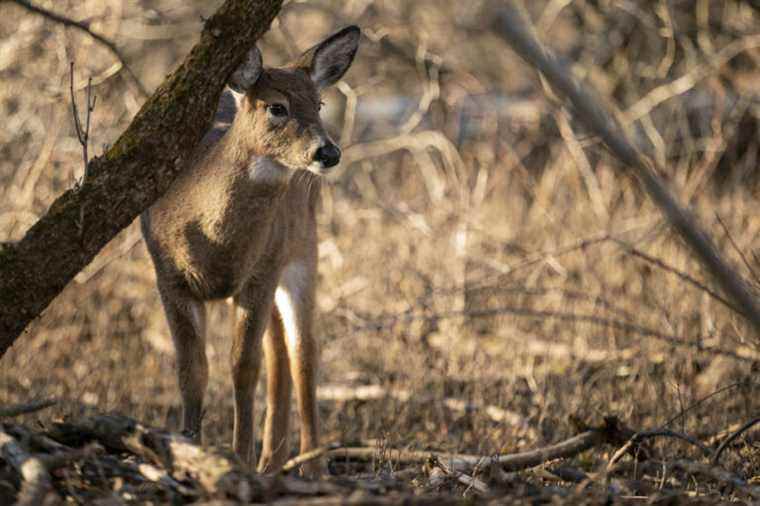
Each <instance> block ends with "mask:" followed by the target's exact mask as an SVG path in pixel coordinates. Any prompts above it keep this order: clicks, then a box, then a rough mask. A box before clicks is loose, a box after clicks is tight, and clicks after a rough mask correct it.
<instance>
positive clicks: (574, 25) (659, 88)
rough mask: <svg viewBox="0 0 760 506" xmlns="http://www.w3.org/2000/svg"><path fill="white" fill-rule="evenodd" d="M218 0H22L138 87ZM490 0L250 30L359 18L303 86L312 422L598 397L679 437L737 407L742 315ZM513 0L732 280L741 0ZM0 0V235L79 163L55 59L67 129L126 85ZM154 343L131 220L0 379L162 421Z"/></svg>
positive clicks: (529, 426) (134, 93)
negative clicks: (308, 132)
mask: <svg viewBox="0 0 760 506" xmlns="http://www.w3.org/2000/svg"><path fill="white" fill-rule="evenodd" d="M220 3H221V2H219V1H211V2H209V1H181V2H180V1H177V0H130V1H120V0H100V1H91V0H82V1H69V0H56V1H41V0H38V4H39V5H41V6H43V7H46V8H48V9H51V10H53V11H55V12H58V13H61V14H65V15H66V16H68V17H70V18H72V19H75V20H78V21H84V22H86V23H88V24H89V27H90V28H91V29H92V30H93V31H95V32H97V33H99V34H102V35H103V36H105V37H107V38H109V39H110V40H112V41H113V42H114V43H115V44H116V45H117V46H118V47H119V49H120V50H121V51H122V52H123V54H124V55H125V58H126V60H127V61H128V63H129V65H130V66H131V68H132V69H133V70H134V72H135V74H136V75H137V76H138V78H139V80H140V81H141V82H142V83H143V84H144V86H145V87H146V88H147V90H149V91H151V90H153V89H154V88H155V87H156V86H158V85H159V84H160V83H161V82H162V80H163V79H164V77H165V76H166V75H167V74H168V73H169V72H170V71H171V70H172V69H173V68H174V67H175V66H176V65H177V64H178V63H179V62H180V61H181V60H182V59H183V58H184V55H185V54H186V53H187V52H188V51H189V50H190V48H191V47H192V46H193V44H194V43H195V41H196V40H197V37H198V34H199V32H200V29H201V26H202V20H203V18H204V17H207V16H209V15H210V14H211V13H213V11H214V10H215V8H216V7H217V6H218V5H219V4H220ZM500 5H501V4H500V2H482V1H474V2H459V1H455V0H421V1H415V2H410V1H403V0H352V1H344V2H338V1H328V0H315V1H310V2H297V1H290V2H286V4H285V6H284V7H283V9H282V11H281V13H280V16H279V17H278V18H277V20H276V21H275V23H274V24H273V25H272V28H271V30H270V31H269V33H268V34H267V35H266V36H265V38H264V39H263V40H262V41H260V48H261V49H262V52H263V55H264V61H265V64H267V65H270V66H276V65H280V64H283V63H285V62H287V61H288V60H289V59H291V58H293V57H294V56H296V55H297V54H299V53H300V52H301V51H303V50H305V49H306V48H308V47H310V46H311V45H312V44H314V43H316V42H318V41H319V40H321V39H322V38H324V37H325V36H326V35H328V34H329V33H331V32H332V31H334V30H336V29H338V28H340V27H343V26H345V25H347V24H358V25H360V26H361V27H362V29H363V33H364V37H363V39H362V45H361V49H360V52H359V54H358V56H357V59H356V61H355V63H354V65H353V67H352V68H351V70H350V71H349V73H348V74H347V75H346V77H345V78H344V80H343V81H342V82H340V83H339V84H338V85H337V86H336V87H335V88H333V89H331V90H329V91H328V92H326V94H325V97H324V101H325V103H326V105H325V107H324V109H323V113H324V116H325V120H326V121H327V122H328V124H329V128H330V129H331V132H332V134H333V136H334V138H335V139H336V140H339V141H340V144H341V145H342V146H343V149H344V159H343V161H342V163H341V166H340V168H339V170H338V171H337V172H338V173H337V175H336V176H335V177H334V178H333V179H332V180H331V182H330V184H327V185H324V186H323V188H324V189H323V199H322V205H321V211H320V213H319V227H320V230H319V232H320V238H321V240H320V281H319V283H320V285H319V286H320V288H319V290H318V312H319V319H318V321H317V323H316V329H315V330H316V333H317V334H318V335H319V337H320V340H321V345H322V361H323V368H322V373H321V375H322V382H321V384H322V387H321V390H320V397H321V401H320V409H321V411H322V416H323V420H324V424H325V430H324V438H325V441H342V442H357V441H365V442H366V441H375V442H377V444H382V445H387V446H391V447H409V448H416V449H425V448H438V449H444V450H452V451H468V452H478V453H481V454H491V453H496V452H500V451H512V450H515V449H520V448H527V447H533V446H537V445H540V444H545V443H547V442H553V441H557V440H559V439H560V438H561V437H565V436H568V435H571V434H572V433H574V432H575V430H576V428H575V426H574V425H573V424H572V423H571V420H572V419H574V418H580V419H582V420H586V421H588V422H589V423H592V422H598V420H599V419H601V417H602V416H604V415H607V414H614V415H617V416H619V417H620V418H621V419H623V420H624V421H625V422H626V423H628V424H629V425H631V426H633V427H655V426H661V425H665V424H669V426H670V427H671V428H678V429H679V430H686V431H689V432H691V433H693V434H696V435H699V436H701V437H703V438H707V437H709V436H710V435H717V434H719V433H720V432H721V431H723V430H726V429H728V428H730V427H732V426H734V425H735V424H737V423H740V422H743V421H745V420H747V419H748V418H750V417H751V416H754V415H756V413H757V410H758V408H760V400H759V399H760V398H759V397H758V396H757V395H756V387H755V383H754V378H755V377H756V375H757V364H758V362H757V360H758V349H757V344H758V336H757V335H754V334H753V333H752V331H751V329H750V328H749V327H748V326H747V325H746V324H745V322H744V321H743V320H742V318H741V317H739V316H738V315H737V313H736V312H735V311H734V310H733V309H732V308H731V303H730V302H729V301H726V300H725V299H723V298H722V297H721V295H720V294H719V293H717V288H715V287H714V285H713V283H712V282H711V280H710V277H709V276H708V275H707V273H705V272H704V271H703V270H702V269H701V267H700V265H699V264H698V263H697V262H696V261H695V260H694V259H693V257H692V255H691V254H690V253H689V251H687V249H686V248H685V247H684V245H683V244H682V242H681V241H680V240H679V238H678V237H677V235H676V234H675V233H674V232H673V231H672V230H671V229H670V228H669V227H668V225H667V223H666V222H665V221H664V220H663V218H662V217H661V215H660V213H659V211H658V209H657V208H656V207H654V206H653V205H652V204H651V203H650V202H649V200H648V199H647V198H646V196H645V195H644V194H643V193H642V192H641V191H639V190H638V189H637V188H636V185H635V184H634V183H633V181H632V180H631V179H629V178H628V177H626V176H625V175H624V174H623V172H624V171H621V170H620V169H621V167H620V166H619V164H618V163H617V162H616V161H615V160H614V159H612V157H611V156H610V155H609V154H608V153H607V152H606V151H605V149H604V148H603V147H602V146H601V145H600V143H599V142H598V139H596V138H595V137H593V136H590V135H588V134H587V133H586V132H585V131H584V129H583V128H582V127H581V126H579V125H578V124H577V122H576V121H575V120H574V118H573V117H572V116H571V114H570V112H569V111H568V110H567V109H566V108H564V107H563V106H562V104H561V103H560V102H558V101H557V100H556V99H552V98H547V91H549V90H547V89H545V88H544V86H543V85H542V82H541V80H540V78H539V76H538V75H537V74H536V72H535V71H533V70H532V69H531V68H529V67H528V66H527V65H525V64H524V63H523V62H522V61H521V60H520V59H519V58H518V57H517V56H516V55H515V54H514V53H513V52H512V51H511V50H510V49H509V48H508V46H507V45H506V44H505V43H504V42H503V41H502V40H501V39H500V38H499V36H498V35H497V34H495V33H494V32H493V31H492V29H491V27H490V24H489V23H488V22H486V20H487V19H489V18H490V17H492V14H493V12H494V9H498V8H499V7H500ZM525 6H526V9H527V13H528V15H529V16H530V18H531V19H532V21H533V23H534V25H535V33H536V34H537V36H538V37H539V38H540V39H541V40H542V41H544V42H545V43H546V44H547V45H548V46H549V47H550V48H551V49H553V50H554V51H555V52H556V53H557V55H558V56H559V58H560V60H561V61H562V62H563V63H564V64H565V65H566V66H567V67H568V68H570V69H572V70H573V72H574V73H575V75H576V76H577V77H578V78H579V79H582V80H583V81H585V82H587V83H589V84H590V85H591V86H593V88H594V89H595V90H596V92H597V95H598V97H599V98H600V99H601V100H602V101H603V102H604V103H606V104H607V105H608V106H609V107H611V108H613V109H614V110H616V111H617V112H616V114H617V115H618V117H619V119H620V120H621V122H622V123H623V124H624V125H626V126H627V127H628V128H629V129H630V133H631V136H632V138H633V139H634V141H635V143H636V144H637V145H638V146H639V148H640V149H642V150H643V151H644V152H645V153H647V154H648V156H651V157H652V158H653V159H655V160H657V161H658V162H659V163H660V164H661V165H662V167H663V168H664V174H662V175H663V177H665V178H666V179H667V180H668V181H669V183H670V184H671V185H672V188H673V189H674V191H675V193H676V194H677V195H678V196H679V198H680V200H681V201H682V202H683V203H685V204H686V205H688V207H690V208H691V209H692V210H693V211H694V212H695V213H696V214H697V215H699V217H700V220H701V222H702V224H703V225H704V227H705V228H706V229H707V230H709V232H710V234H711V235H712V237H713V238H714V239H715V241H716V242H717V243H718V245H719V247H720V249H721V250H722V252H723V253H724V254H725V256H726V258H727V260H728V261H729V262H730V263H731V265H732V266H733V267H734V268H735V269H736V270H737V271H738V272H739V273H741V275H742V276H744V277H746V278H747V280H748V283H750V284H751V285H752V287H753V289H754V290H755V293H758V290H760V213H759V212H758V210H759V209H760V207H758V195H759V193H758V189H759V184H760V177H759V174H760V173H759V172H758V170H757V167H758V157H759V156H760V135H759V132H758V130H759V125H758V122H759V121H760V95H758V89H760V87H758V83H760V32H759V31H758V27H760V3H759V2H757V1H750V0H742V1H739V0H725V1H720V2H716V1H709V0H691V1H678V0H647V1H644V0H641V1H634V0H630V1H629V0H546V1H544V0H536V1H532V2H525ZM0 13H1V14H2V15H0V117H1V118H2V125H3V126H2V128H0V241H9V240H17V239H19V238H20V237H21V236H22V235H23V234H24V231H25V230H26V229H27V228H28V227H29V226H30V225H32V224H33V223H34V222H35V220H37V219H38V218H39V217H40V216H41V215H42V214H44V213H45V211H46V209H47V207H48V206H49V205H50V203H51V202H52V201H53V199H54V198H55V197H56V196H57V195H59V194H60V193H61V192H62V191H63V190H64V189H66V188H69V187H71V186H72V185H74V184H76V181H77V180H78V178H80V177H81V176H82V171H83V163H82V153H81V146H80V144H79V142H78V140H77V138H76V133H75V130H74V126H73V119H72V114H71V102H70V95H69V85H70V82H69V64H70V62H74V73H73V86H74V88H75V93H76V96H77V99H78V101H79V104H80V109H84V105H83V104H84V89H85V86H86V83H87V79H88V78H90V77H91V78H92V82H93V94H94V95H96V96H97V103H96V106H95V110H94V112H93V114H92V126H91V132H90V136H91V143H90V153H91V155H99V154H101V153H102V152H103V150H104V148H105V146H107V145H108V144H109V143H112V142H114V141H115V139H117V137H118V135H119V134H120V133H121V132H122V131H123V130H124V129H125V128H126V126H127V125H128V124H129V122H130V120H131V118H132V117H133V116H134V115H135V113H136V112H137V111H138V109H139V108H140V106H141V104H142V102H143V101H144V100H145V97H144V96H143V95H142V94H141V92H140V90H139V88H138V87H137V86H135V84H134V82H133V81H132V80H131V79H129V78H128V76H127V74H126V73H125V71H124V69H123V68H122V67H121V65H120V64H119V62H118V60H117V59H115V58H114V56H113V54H111V53H110V52H109V51H108V50H107V49H105V48H103V47H102V46H101V45H99V44H98V43H97V42H95V41H93V40H92V39H91V38H90V37H88V36H86V35H84V34H82V33H81V32H78V31H74V30H72V29H66V28H64V27H63V26H61V25H59V24H55V23H52V22H50V21H48V20H46V19H44V18H43V17H40V16H37V15H33V14H31V13H29V12H27V11H26V10H23V9H21V8H19V7H17V6H16V5H14V4H12V3H10V2H5V3H2V4H0ZM549 97H551V93H549ZM210 314H211V320H210V321H211V325H210V329H211V330H210V335H209V339H208V345H207V349H208V354H209V360H210V365H211V380H210V384H209V389H208V394H207V413H206V416H205V436H206V438H207V441H211V442H215V443H219V444H229V442H230V440H231V429H232V421H231V415H232V409H233V408H232V397H231V382H230V378H229V366H228V351H229V345H230V338H229V335H228V334H227V331H228V329H229V324H228V323H227V322H226V320H227V319H228V317H229V315H230V307H229V306H228V305H227V304H226V303H223V302H221V303H218V304H215V305H214V306H213V308H212V310H211V313H210ZM173 364H174V358H173V349H172V345H171V340H170V337H169V333H168V328H167V325H166V323H165V320H164V315H163V311H162V309H161V306H160V301H159V298H158V293H157V291H156V288H155V278H154V273H153V268H152V265H151V263H150V260H149V258H148V254H147V252H146V249H145V246H144V244H143V242H142V239H141V236H140V232H139V226H138V223H133V224H132V226H130V227H129V228H128V229H126V230H124V231H123V232H122V233H121V234H120V235H119V236H118V237H117V238H116V239H114V240H113V241H112V242H111V244H109V246H108V247H107V248H105V249H104V250H103V251H102V253H101V254H100V255H99V256H98V257H97V258H96V259H95V261H94V262H93V263H92V264H91V265H90V266H89V267H88V268H87V269H86V270H85V271H84V272H82V273H80V274H79V275H78V276H77V278H76V280H75V281H74V282H72V283H71V284H70V286H68V287H67V288H66V290H65V291H64V292H63V293H62V294H61V295H60V296H59V297H58V298H57V299H56V301H55V302H54V303H53V304H52V305H51V306H50V307H49V309H48V310H47V311H46V312H45V314H44V316H43V317H42V318H40V319H39V320H38V321H37V322H36V323H35V324H34V325H33V326H32V327H30V328H29V329H28V331H27V333H26V334H25V336H24V337H23V338H22V339H20V340H19V341H18V342H17V344H16V345H15V346H14V347H13V348H12V349H11V350H10V351H9V352H8V353H7V354H6V355H5V357H3V359H2V361H0V402H3V403H13V402H24V401H29V400H32V399H36V398H41V397H56V398H60V399H62V402H61V403H60V405H58V406H57V407H55V408H53V409H52V410H50V411H46V412H42V413H40V414H37V415H33V417H32V419H34V417H43V418H44V417H51V416H53V417H62V416H70V415H81V414H82V413H84V412H90V411H118V412H122V413H125V414H128V415H131V416H134V417H136V418H139V419H142V420H143V421H145V422H146V423H149V424H154V425H158V426H168V427H170V428H177V427H178V423H179V422H178V415H179V409H180V408H179V395H178V390H177V387H176V380H175V376H174V371H173ZM262 393H263V388H261V385H260V388H259V391H258V394H259V397H258V398H259V399H262V397H261V394H262ZM705 398H707V399H705ZM684 410H687V412H686V413H683V411H684ZM262 415H263V402H259V403H258V409H257V418H259V419H261V418H260V417H261V416H262ZM293 428H294V430H296V429H297V424H294V425H293ZM292 441H294V442H295V441H297V437H294V438H292ZM752 441H753V440H752V438H751V437H748V438H746V440H745V443H744V444H745V445H746V450H747V452H749V451H750V450H751V449H752V444H753V443H752ZM663 444H667V445H672V448H673V449H672V451H675V452H677V451H682V450H684V448H683V447H682V446H679V445H678V443H672V442H665V443H663ZM742 455H743V458H740V457H742ZM747 455H750V454H749V453H746V452H745V453H744V454H742V453H741V452H740V453H738V454H737V453H734V454H732V455H731V457H727V459H728V460H727V461H726V464H727V465H729V466H733V468H734V469H740V470H742V471H745V472H754V471H755V470H756V469H757V466H758V464H759V463H760V461H758V459H757V457H753V458H749V457H748V456H747Z"/></svg>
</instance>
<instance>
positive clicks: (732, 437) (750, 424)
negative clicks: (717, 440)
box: [710, 418, 760, 465]
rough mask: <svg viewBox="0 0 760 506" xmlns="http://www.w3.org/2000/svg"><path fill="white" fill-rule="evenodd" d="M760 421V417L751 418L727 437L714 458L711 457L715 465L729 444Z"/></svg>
mask: <svg viewBox="0 0 760 506" xmlns="http://www.w3.org/2000/svg"><path fill="white" fill-rule="evenodd" d="M758 423H760V418H755V419H754V420H750V421H749V422H747V423H745V424H744V425H742V426H741V427H739V428H738V429H737V430H735V431H734V432H733V433H732V434H731V435H730V436H728V437H727V438H726V440H725V441H723V442H722V443H721V444H720V446H718V449H717V450H715V453H714V454H713V456H712V458H711V459H710V462H711V463H712V464H713V465H717V464H718V461H719V460H720V455H721V453H723V451H724V450H725V449H726V448H728V445H730V444H731V443H733V442H734V440H735V439H736V438H738V437H739V436H741V435H742V434H744V433H745V432H746V431H748V430H749V429H751V428H752V427H754V426H755V425H757V424H758Z"/></svg>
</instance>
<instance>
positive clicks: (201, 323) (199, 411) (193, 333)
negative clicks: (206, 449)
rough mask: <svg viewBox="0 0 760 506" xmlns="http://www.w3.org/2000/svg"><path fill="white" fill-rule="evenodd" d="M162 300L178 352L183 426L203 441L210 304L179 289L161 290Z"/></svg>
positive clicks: (197, 439) (198, 439)
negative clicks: (207, 324) (202, 429)
mask: <svg viewBox="0 0 760 506" xmlns="http://www.w3.org/2000/svg"><path fill="white" fill-rule="evenodd" d="M161 301H162V302H163V305H164V310H165V312H166V319H167V321H168V323H169V329H170V330H171V334H172V340H173V341H174V349H175V351H176V362H177V366H176V367H177V379H178V380H179V390H180V393H181V395H182V413H183V414H182V418H183V425H182V428H183V430H184V431H186V432H189V433H190V435H191V437H192V438H193V439H194V440H195V441H196V442H198V443H200V441H201V424H202V418H203V397H204V395H205V393H206V385H207V384H208V361H207V359H206V307H205V305H204V304H203V302H202V301H199V300H196V299H194V298H193V297H191V296H189V295H186V294H183V293H179V292H169V291H161Z"/></svg>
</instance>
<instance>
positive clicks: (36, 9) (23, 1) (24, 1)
mask: <svg viewBox="0 0 760 506" xmlns="http://www.w3.org/2000/svg"><path fill="white" fill-rule="evenodd" d="M7 1H10V2H13V3H15V4H16V5H18V6H19V7H23V8H24V9H26V10H27V11H29V12H33V13H35V14H39V15H40V16H42V17H44V18H47V19H49V20H51V21H54V22H56V23H60V24H62V25H64V26H70V27H72V28H76V29H77V30H80V31H82V32H84V33H86V34H87V35H89V36H90V37H92V38H93V39H95V40H96V41H97V42H99V43H100V44H102V45H103V46H105V47H106V48H108V50H109V51H111V53H113V55H114V56H115V57H116V58H117V59H118V60H119V62H120V63H121V65H122V67H124V70H126V71H127V74H129V77H130V78H131V79H132V81H133V82H134V84H135V86H136V87H137V90H138V91H139V92H140V94H141V95H142V96H143V98H148V97H149V96H150V95H149V93H148V90H147V89H146V88H145V85H143V83H142V81H140V79H139V78H138V77H137V75H136V74H135V73H134V72H133V71H132V68H131V67H130V66H129V64H128V63H127V60H126V59H125V58H124V55H123V54H122V53H121V51H120V50H119V48H118V47H116V44H114V43H113V42H112V41H111V40H109V39H107V38H106V37H104V36H102V35H100V34H99V33H96V32H93V31H92V30H90V27H89V26H87V24H85V23H83V22H81V21H74V20H73V19H70V18H67V17H65V16H62V15H60V14H56V13H55V12H52V11H49V10H47V9H45V8H43V7H40V6H38V5H34V4H33V3H31V2H29V1H28V0H7Z"/></svg>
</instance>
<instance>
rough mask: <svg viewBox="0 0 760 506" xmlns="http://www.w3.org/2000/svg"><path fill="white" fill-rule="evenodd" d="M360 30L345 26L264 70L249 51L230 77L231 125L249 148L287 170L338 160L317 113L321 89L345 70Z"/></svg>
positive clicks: (315, 168)
mask: <svg viewBox="0 0 760 506" xmlns="http://www.w3.org/2000/svg"><path fill="white" fill-rule="evenodd" d="M359 37H360V31H359V28H357V27H356V26H349V27H347V28H344V29H343V30H341V31H339V32H337V33H335V34H333V35H331V36H330V37H328V38H327V39H325V40H323V41H322V42H320V43H319V44H317V45H316V46H314V47H312V48H311V49H309V50H308V51H306V52H305V53H304V54H302V55H301V56H300V57H299V58H298V59H297V60H296V61H294V62H292V63H291V64H289V65H287V66H285V67H282V68H265V67H264V66H263V64H262V60H261V53H260V52H259V50H258V49H256V48H254V49H252V50H251V51H250V52H249V53H248V55H247V56H246V61H245V62H244V63H243V64H242V65H241V66H240V67H239V68H238V70H236V71H235V73H234V74H233V75H232V77H231V79H230V81H229V85H230V88H232V90H233V92H235V95H236V100H237V102H238V112H237V114H236V117H235V127H234V128H235V129H236V130H237V133H238V135H242V136H244V138H245V144H246V147H247V148H248V150H249V151H250V152H251V153H252V154H255V155H257V156H263V157H268V158H270V159H272V160H274V161H275V162H278V163H279V164H281V165H283V166H285V167H287V168H290V169H306V170H309V171H311V172H313V173H315V174H320V175H322V174H325V173H327V172H328V171H329V169H330V168H331V167H334V166H335V165H337V164H338V162H339V161H340V155H341V153H340V148H338V146H337V145H336V144H335V143H334V142H333V141H332V139H330V136H329V135H327V132H326V131H325V128H324V126H323V125H322V121H321V119H320V117H319V109H320V106H321V101H320V92H321V91H322V90H323V89H325V88H326V87H328V86H331V85H333V84H335V83H336V82H337V81H338V80H339V79H340V78H341V77H342V76H343V74H345V73H346V71H347V70H348V67H349V66H350V65H351V62H352V61H353V59H354V55H355V54H356V50H357V48H358V46H359Z"/></svg>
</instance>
